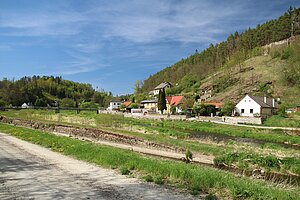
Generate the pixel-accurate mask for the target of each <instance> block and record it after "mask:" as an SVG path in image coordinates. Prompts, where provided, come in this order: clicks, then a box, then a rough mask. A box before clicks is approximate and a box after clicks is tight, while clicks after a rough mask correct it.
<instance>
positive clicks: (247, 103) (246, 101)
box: [235, 95, 261, 117]
mask: <svg viewBox="0 0 300 200" xmlns="http://www.w3.org/2000/svg"><path fill="white" fill-rule="evenodd" d="M235 107H236V111H237V112H238V113H239V115H240V116H243V117H253V116H254V114H259V115H260V114H261V113H260V112H261V110H260V108H261V106H260V105H259V104H258V103H256V102H255V101H254V100H253V99H251V98H250V97H249V96H248V95H246V96H245V97H244V98H243V99H242V100H241V101H240V102H239V103H238V104H237V105H236V106H235ZM242 109H244V113H242ZM250 109H253V113H250Z"/></svg>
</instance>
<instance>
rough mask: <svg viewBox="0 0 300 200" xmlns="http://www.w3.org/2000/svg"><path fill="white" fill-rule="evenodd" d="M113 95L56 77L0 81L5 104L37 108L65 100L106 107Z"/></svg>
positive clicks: (87, 85)
mask: <svg viewBox="0 0 300 200" xmlns="http://www.w3.org/2000/svg"><path fill="white" fill-rule="evenodd" d="M111 97H112V94H111V93H109V92H104V91H101V92H99V91H95V90H94V89H93V88H92V86H91V85H90V84H82V83H76V82H73V81H69V80H64V79H62V78H61V77H54V76H32V77H26V76H25V77H23V78H21V79H20V80H16V81H15V80H11V81H10V80H7V79H5V78H4V79H3V80H2V81H0V98H2V100H3V101H5V104H7V105H9V104H11V105H13V106H21V105H22V104H23V103H24V102H26V103H32V104H34V105H35V106H46V105H47V104H48V105H50V106H54V104H55V102H59V101H60V100H62V99H64V98H69V99H76V101H77V102H78V103H80V102H94V103H99V105H100V106H101V107H106V106H108V104H109V101H110V99H111Z"/></svg>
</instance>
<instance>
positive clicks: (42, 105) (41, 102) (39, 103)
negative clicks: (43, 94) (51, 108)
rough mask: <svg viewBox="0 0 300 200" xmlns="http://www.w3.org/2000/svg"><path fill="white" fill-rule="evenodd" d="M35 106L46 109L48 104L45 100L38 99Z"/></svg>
mask: <svg viewBox="0 0 300 200" xmlns="http://www.w3.org/2000/svg"><path fill="white" fill-rule="evenodd" d="M34 105H35V106H39V107H45V106H47V102H46V101H45V99H44V98H41V99H40V98H37V99H36V101H35V103H34Z"/></svg>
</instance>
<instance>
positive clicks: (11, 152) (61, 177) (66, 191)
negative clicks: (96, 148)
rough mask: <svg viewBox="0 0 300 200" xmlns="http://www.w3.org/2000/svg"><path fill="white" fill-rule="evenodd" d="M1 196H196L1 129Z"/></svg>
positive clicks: (88, 197)
mask: <svg viewBox="0 0 300 200" xmlns="http://www.w3.org/2000/svg"><path fill="white" fill-rule="evenodd" d="M0 172H1V173H0V199H108V200H111V199H114V200H119V199H126V200H127V199H162V200H163V199H172V200H177V199H178V200H179V199H195V198H196V197H193V196H191V195H189V194H186V193H181V192H178V191H175V190H171V189H167V188H165V187H163V186H162V187H160V186H157V185H154V184H148V183H143V182H141V181H139V180H137V179H135V178H127V177H126V176H122V175H119V174H117V173H116V172H115V171H113V170H107V169H103V168H100V167H97V166H94V165H91V164H88V163H85V162H82V161H78V160H75V159H73V158H70V157H67V156H64V155H61V154H59V153H55V152H52V151H50V150H48V149H46V148H43V147H40V146H38V145H34V144H31V143H28V142H25V141H22V140H19V139H17V138H14V137H12V136H9V135H6V134H3V133H0Z"/></svg>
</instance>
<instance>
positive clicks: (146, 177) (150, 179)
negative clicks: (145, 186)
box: [143, 174, 154, 182]
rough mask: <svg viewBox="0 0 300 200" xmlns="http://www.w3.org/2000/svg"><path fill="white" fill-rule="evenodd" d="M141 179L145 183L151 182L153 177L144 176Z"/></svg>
mask: <svg viewBox="0 0 300 200" xmlns="http://www.w3.org/2000/svg"><path fill="white" fill-rule="evenodd" d="M143 179H144V180H145V181H146V182H153V181H154V180H153V177H152V176H151V175H149V174H148V175H146V176H144V177H143Z"/></svg>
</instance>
